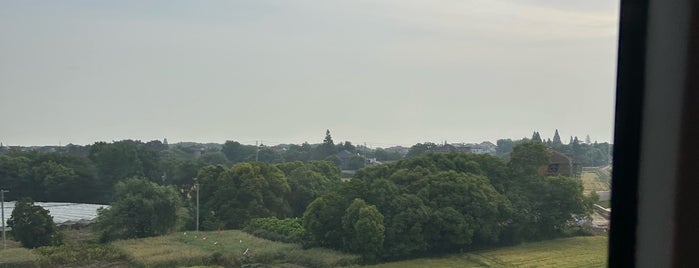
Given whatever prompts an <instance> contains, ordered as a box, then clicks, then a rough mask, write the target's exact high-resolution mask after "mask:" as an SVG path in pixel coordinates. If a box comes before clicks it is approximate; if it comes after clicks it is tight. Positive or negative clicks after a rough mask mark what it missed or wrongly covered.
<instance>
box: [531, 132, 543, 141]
mask: <svg viewBox="0 0 699 268" xmlns="http://www.w3.org/2000/svg"><path fill="white" fill-rule="evenodd" d="M532 141H535V142H543V141H542V140H541V134H539V132H537V131H534V134H533V135H532Z"/></svg>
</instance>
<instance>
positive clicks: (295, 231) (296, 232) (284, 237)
mask: <svg viewBox="0 0 699 268" xmlns="http://www.w3.org/2000/svg"><path fill="white" fill-rule="evenodd" d="M243 231H245V232H247V233H249V234H251V235H254V236H257V237H261V238H265V239H269V240H273V241H280V242H287V243H301V242H302V241H303V238H304V234H305V232H306V231H305V229H304V228H303V226H302V225H301V219H298V218H293V219H292V218H286V219H281V220H280V219H277V218H257V219H252V220H250V221H249V222H248V223H247V224H246V225H245V227H244V228H243Z"/></svg>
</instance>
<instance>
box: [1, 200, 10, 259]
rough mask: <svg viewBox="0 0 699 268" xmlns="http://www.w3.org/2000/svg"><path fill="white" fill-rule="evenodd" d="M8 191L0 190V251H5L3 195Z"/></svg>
mask: <svg viewBox="0 0 699 268" xmlns="http://www.w3.org/2000/svg"><path fill="white" fill-rule="evenodd" d="M9 192H10V191H8V190H2V189H0V210H1V211H2V212H1V213H2V249H5V248H6V247H7V245H5V193H9Z"/></svg>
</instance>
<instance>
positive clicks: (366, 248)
mask: <svg viewBox="0 0 699 268" xmlns="http://www.w3.org/2000/svg"><path fill="white" fill-rule="evenodd" d="M383 218H384V217H383V215H381V213H380V212H379V210H378V209H376V206H371V205H368V204H366V202H364V200H362V199H355V200H354V201H353V202H352V204H350V205H349V207H348V208H347V209H346V210H345V215H344V216H343V217H342V227H343V230H344V246H345V249H347V250H349V251H350V252H355V253H359V254H361V255H362V258H363V259H364V261H365V262H373V261H376V260H377V259H378V258H379V257H380V256H381V253H382V251H383V243H384V237H385V234H384V232H385V230H386V228H385V227H384V224H383Z"/></svg>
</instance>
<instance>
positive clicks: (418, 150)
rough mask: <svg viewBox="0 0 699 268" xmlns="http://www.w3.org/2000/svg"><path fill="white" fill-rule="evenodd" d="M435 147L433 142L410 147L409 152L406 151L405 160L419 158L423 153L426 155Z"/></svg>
mask: <svg viewBox="0 0 699 268" xmlns="http://www.w3.org/2000/svg"><path fill="white" fill-rule="evenodd" d="M436 147H437V144H434V143H433V142H425V143H418V144H415V145H413V146H411V147H410V150H409V151H408V154H407V155H405V158H412V157H416V156H419V155H421V154H423V153H427V152H429V151H430V150H432V149H434V148H436Z"/></svg>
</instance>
